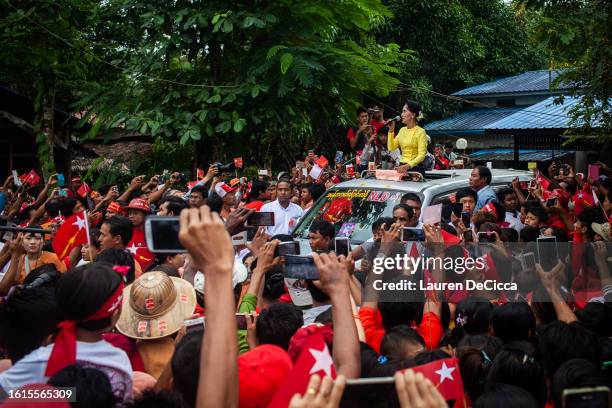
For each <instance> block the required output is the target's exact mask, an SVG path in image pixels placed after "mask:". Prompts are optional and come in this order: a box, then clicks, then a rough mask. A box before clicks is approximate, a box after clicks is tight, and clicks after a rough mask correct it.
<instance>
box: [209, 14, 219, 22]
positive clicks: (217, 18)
mask: <svg viewBox="0 0 612 408" xmlns="http://www.w3.org/2000/svg"><path fill="white" fill-rule="evenodd" d="M220 18H221V15H219V14H215V15H214V16H213V18H212V21H211V23H213V24H217V22H218V21H219V19H220Z"/></svg>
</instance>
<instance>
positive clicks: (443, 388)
mask: <svg viewBox="0 0 612 408" xmlns="http://www.w3.org/2000/svg"><path fill="white" fill-rule="evenodd" d="M411 369H412V371H414V372H415V373H422V374H423V375H424V376H425V377H427V378H429V380H430V381H431V382H432V383H433V385H434V387H436V389H437V390H438V391H440V394H442V397H444V399H445V400H447V401H448V400H460V399H463V398H464V397H463V380H462V379H461V373H459V360H457V358H454V357H453V358H445V359H443V360H436V361H434V362H431V363H428V364H423V365H420V366H416V367H412V368H411Z"/></svg>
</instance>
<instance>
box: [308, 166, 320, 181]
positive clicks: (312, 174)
mask: <svg viewBox="0 0 612 408" xmlns="http://www.w3.org/2000/svg"><path fill="white" fill-rule="evenodd" d="M322 172H323V169H322V168H321V167H319V166H318V165H316V164H315V165H314V166H312V169H310V173H309V174H308V175H309V176H310V177H312V178H313V180H317V179H318V178H319V177H320V176H321V173H322Z"/></svg>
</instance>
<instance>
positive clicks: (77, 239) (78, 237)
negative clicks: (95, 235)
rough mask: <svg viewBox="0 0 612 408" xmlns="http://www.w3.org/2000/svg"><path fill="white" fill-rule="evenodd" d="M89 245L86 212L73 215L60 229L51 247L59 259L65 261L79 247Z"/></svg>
mask: <svg viewBox="0 0 612 408" xmlns="http://www.w3.org/2000/svg"><path fill="white" fill-rule="evenodd" d="M85 243H87V218H86V215H85V212H84V211H81V212H79V213H76V214H73V215H71V216H70V217H68V218H67V219H66V221H64V223H63V224H62V226H61V227H60V228H59V230H58V231H57V233H56V234H55V237H54V238H53V242H52V243H51V246H52V247H53V251H54V252H55V254H56V255H57V257H58V258H59V259H64V257H66V256H67V255H68V254H70V251H72V249H73V248H74V247H76V246H77V245H81V244H85Z"/></svg>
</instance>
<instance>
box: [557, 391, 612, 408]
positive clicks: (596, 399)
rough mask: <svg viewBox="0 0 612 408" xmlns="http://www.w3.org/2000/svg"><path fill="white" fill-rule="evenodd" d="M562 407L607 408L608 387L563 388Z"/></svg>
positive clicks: (608, 399)
mask: <svg viewBox="0 0 612 408" xmlns="http://www.w3.org/2000/svg"><path fill="white" fill-rule="evenodd" d="M562 396H563V403H562V404H561V406H562V407H563V408H583V407H584V408H587V407H588V408H609V407H610V388H608V387H605V386H600V387H585V388H568V389H566V390H563V395H562Z"/></svg>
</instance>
